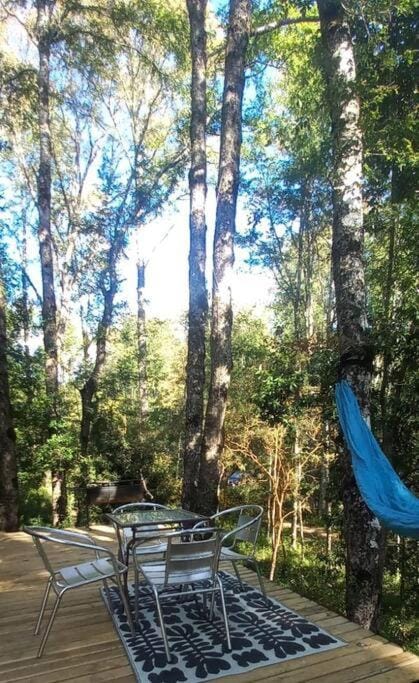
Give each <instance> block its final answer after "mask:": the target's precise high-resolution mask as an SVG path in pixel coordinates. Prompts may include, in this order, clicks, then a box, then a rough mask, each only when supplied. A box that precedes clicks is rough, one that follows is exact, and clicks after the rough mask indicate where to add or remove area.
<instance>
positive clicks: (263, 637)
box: [102, 572, 345, 683]
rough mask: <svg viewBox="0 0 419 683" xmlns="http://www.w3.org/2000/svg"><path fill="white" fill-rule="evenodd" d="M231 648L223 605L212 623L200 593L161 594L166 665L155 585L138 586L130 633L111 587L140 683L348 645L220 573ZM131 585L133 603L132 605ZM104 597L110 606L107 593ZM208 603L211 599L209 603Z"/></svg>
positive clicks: (191, 680)
mask: <svg viewBox="0 0 419 683" xmlns="http://www.w3.org/2000/svg"><path fill="white" fill-rule="evenodd" d="M221 576H222V580H223V585H224V589H225V597H226V604H227V614H228V619H229V624H230V633H231V644H232V651H231V652H227V651H226V643H225V630H224V622H223V620H222V616H221V610H220V607H219V606H218V605H217V608H216V610H215V613H214V621H213V622H212V623H211V622H210V621H209V619H208V612H206V611H205V610H204V607H203V600H202V595H199V596H198V600H195V599H194V597H193V596H185V597H184V598H181V599H179V598H172V599H170V598H163V599H162V607H163V612H164V617H165V623H166V630H167V636H168V640H169V647H170V650H171V653H172V655H173V661H172V662H171V663H170V664H168V663H167V659H166V655H165V653H164V646H163V640H162V637H161V632H160V628H159V626H158V620H157V614H156V609H155V603H154V600H153V598H152V596H151V594H150V589H149V588H146V587H145V586H143V585H142V586H141V587H140V612H139V620H140V623H139V630H138V632H137V635H136V636H135V637H133V636H132V635H131V633H130V630H129V627H128V624H127V619H126V616H125V614H124V611H123V608H122V606H121V602H120V598H119V593H118V591H117V589H116V588H114V587H112V588H110V591H111V602H112V604H111V605H110V606H109V605H107V606H108V609H109V611H110V613H111V615H112V619H113V622H114V625H115V628H116V630H117V631H118V634H119V637H120V638H121V640H122V642H123V644H124V646H125V649H126V651H127V654H128V657H129V660H130V663H131V665H132V668H133V671H134V673H135V675H136V677H137V680H138V681H140V682H141V683H180V682H186V681H187V682H188V683H197V681H211V680H213V679H215V678H219V677H221V676H227V675H231V674H239V673H244V672H246V671H251V670H252V669H257V668H259V667H262V666H268V665H269V664H274V663H278V662H283V661H285V660H286V659H294V658H296V657H304V656H305V655H309V654H313V653H315V652H322V651H324V650H330V649H332V648H336V647H340V646H342V645H345V643H344V642H343V641H342V640H338V639H337V638H334V637H333V636H331V635H330V634H329V633H327V632H326V631H324V630H323V629H322V628H320V627H319V626H316V624H313V623H311V622H309V621H307V619H305V618H304V617H301V616H299V615H298V614H297V613H296V612H293V611H292V610H289V609H287V608H286V607H284V606H283V605H281V603H279V602H277V601H276V600H274V599H273V598H269V599H268V600H265V599H264V598H263V596H262V595H261V593H260V592H259V591H257V590H256V589H255V588H253V587H252V586H249V585H248V584H246V583H244V584H243V585H244V590H243V591H241V590H240V586H239V583H238V581H237V579H236V578H235V577H233V576H231V575H230V574H227V573H226V572H221ZM133 592H134V590H133V587H130V601H131V606H133ZM102 596H103V598H104V600H105V603H106V604H107V600H106V596H105V594H104V593H103V591H102ZM209 602H210V600H209V599H208V604H209Z"/></svg>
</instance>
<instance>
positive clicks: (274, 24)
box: [250, 17, 320, 38]
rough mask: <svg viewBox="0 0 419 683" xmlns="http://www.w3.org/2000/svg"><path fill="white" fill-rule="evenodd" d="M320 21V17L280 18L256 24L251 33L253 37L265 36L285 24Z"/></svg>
mask: <svg viewBox="0 0 419 683" xmlns="http://www.w3.org/2000/svg"><path fill="white" fill-rule="evenodd" d="M319 21H320V19H319V17H295V18H294V19H278V20H277V21H269V22H268V23H267V24H264V25H263V26H256V27H255V28H254V29H253V30H252V31H251V32H250V35H251V36H252V37H253V38H258V37H259V36H264V35H265V34H266V33H270V32H271V31H275V30H276V29H277V28H282V27H283V26H292V25H293V24H304V23H318V22H319Z"/></svg>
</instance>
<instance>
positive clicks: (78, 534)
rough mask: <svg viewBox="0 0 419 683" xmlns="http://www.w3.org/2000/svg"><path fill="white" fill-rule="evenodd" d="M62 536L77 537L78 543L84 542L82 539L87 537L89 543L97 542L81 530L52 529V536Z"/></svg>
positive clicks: (95, 543) (94, 543)
mask: <svg viewBox="0 0 419 683" xmlns="http://www.w3.org/2000/svg"><path fill="white" fill-rule="evenodd" d="M55 535H57V536H62V537H63V538H78V539H79V542H80V543H84V540H83V539H87V540H88V541H89V544H90V545H96V546H97V542H96V541H95V539H94V538H93V536H90V534H85V533H83V532H81V531H67V530H65V529H54V536H55Z"/></svg>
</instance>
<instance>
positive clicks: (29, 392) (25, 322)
mask: <svg viewBox="0 0 419 683" xmlns="http://www.w3.org/2000/svg"><path fill="white" fill-rule="evenodd" d="M27 227H28V225H27V213H26V208H25V209H24V210H23V211H22V245H21V248H22V251H21V260H22V274H21V282H22V327H23V346H24V352H25V384H26V387H25V390H26V401H27V403H28V405H30V404H31V402H32V398H33V388H32V363H31V354H30V351H29V325H30V313H29V295H28V277H27V272H28V240H27Z"/></svg>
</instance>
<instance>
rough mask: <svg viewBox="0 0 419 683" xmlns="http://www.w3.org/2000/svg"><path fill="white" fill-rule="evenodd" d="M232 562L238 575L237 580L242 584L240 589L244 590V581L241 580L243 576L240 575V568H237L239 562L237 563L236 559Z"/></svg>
mask: <svg viewBox="0 0 419 683" xmlns="http://www.w3.org/2000/svg"><path fill="white" fill-rule="evenodd" d="M231 564H232V565H233V568H234V573H235V574H236V576H237V581H238V582H239V584H240V589H241V590H242V591H243V590H244V586H243V581H242V580H241V576H240V574H239V570H238V569H237V564H236V562H234V560H231Z"/></svg>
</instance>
